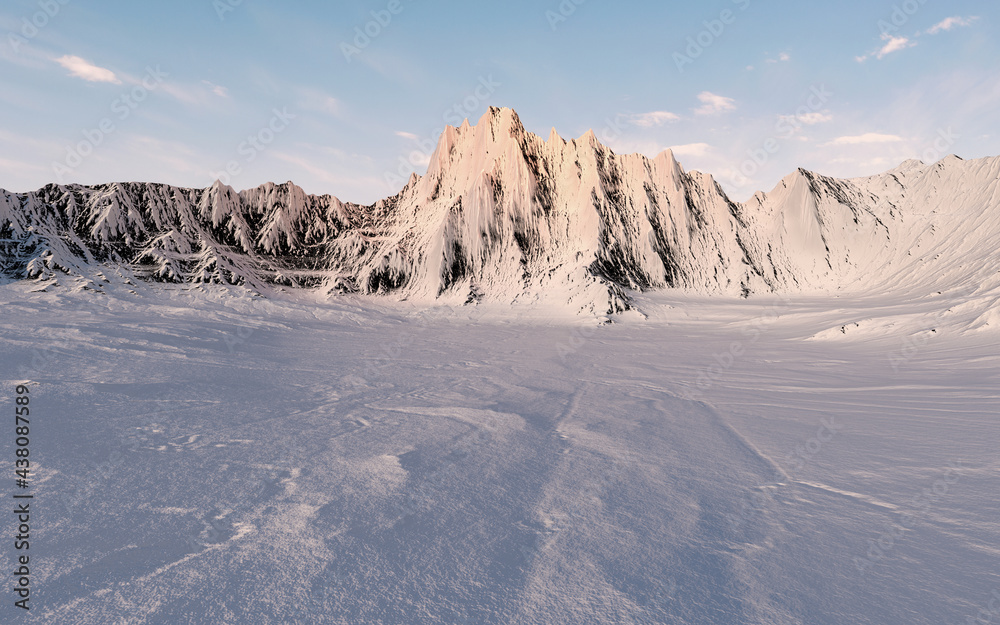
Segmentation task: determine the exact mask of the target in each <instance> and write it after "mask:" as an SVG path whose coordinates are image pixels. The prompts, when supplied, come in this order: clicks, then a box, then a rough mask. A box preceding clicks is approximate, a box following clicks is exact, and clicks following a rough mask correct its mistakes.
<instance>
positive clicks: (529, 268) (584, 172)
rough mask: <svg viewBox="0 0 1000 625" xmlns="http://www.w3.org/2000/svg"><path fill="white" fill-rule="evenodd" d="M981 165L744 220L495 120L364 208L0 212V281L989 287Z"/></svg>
mask: <svg viewBox="0 0 1000 625" xmlns="http://www.w3.org/2000/svg"><path fill="white" fill-rule="evenodd" d="M998 174H1000V159H997V158H994V159H984V160H979V161H970V162H966V161H962V160H961V159H959V158H957V157H949V158H946V159H944V160H943V161H941V162H939V163H936V164H934V165H924V164H922V163H918V162H908V163H905V164H904V165H903V166H901V167H900V168H899V169H897V170H893V171H890V172H887V173H885V174H882V175H880V176H875V177H871V178H866V179H856V180H836V179H831V178H826V177H823V176H820V175H818V174H814V173H811V172H808V171H805V170H799V171H797V172H795V173H793V174H791V175H790V176H789V177H787V178H785V179H784V180H783V181H782V182H781V183H780V184H779V185H778V186H777V187H776V188H775V189H774V190H772V191H771V192H770V193H767V194H765V193H758V194H757V195H755V196H754V197H753V198H751V200H750V201H748V202H747V203H745V204H738V203H734V202H732V201H731V200H730V199H729V198H728V197H727V196H726V195H725V193H724V192H723V191H722V190H721V188H720V187H719V185H718V184H717V183H716V182H715V180H714V179H713V178H712V177H711V176H709V175H706V174H702V173H699V172H690V173H688V172H685V171H684V170H683V168H682V167H681V166H680V164H679V163H678V162H677V161H676V159H675V158H674V157H673V154H672V153H671V152H669V151H666V152H664V153H662V154H660V155H659V156H658V157H656V158H655V159H648V158H646V157H644V156H642V155H636V154H632V155H617V154H615V153H613V152H612V151H611V150H610V149H609V148H607V147H606V146H603V145H601V144H600V143H599V142H598V141H597V139H596V137H595V136H594V133H593V132H589V133H587V134H586V135H584V136H583V137H580V138H578V139H574V140H569V141H567V140H564V139H563V138H561V137H559V135H558V134H556V132H555V130H554V129H553V131H552V134H551V135H550V137H549V138H548V139H547V140H545V139H542V138H541V137H539V136H537V135H534V134H532V133H529V132H527V131H526V130H525V129H524V127H523V125H522V124H521V122H520V120H519V119H518V117H517V115H516V113H514V112H513V111H512V110H510V109H496V108H491V109H490V111H489V112H488V113H487V114H486V115H484V116H483V118H482V119H481V120H479V123H478V124H477V125H475V126H473V125H470V124H469V123H468V122H466V123H464V124H463V125H462V126H461V127H458V128H455V127H448V128H447V129H446V130H445V132H444V134H443V135H442V137H441V139H440V142H439V144H438V146H437V149H436V151H435V152H434V154H433V155H432V157H431V162H430V165H429V167H428V171H427V173H426V175H424V176H423V177H418V176H413V177H412V178H411V180H410V182H409V183H408V184H407V185H406V187H405V188H404V189H403V190H402V191H401V192H400V193H399V194H398V195H396V196H394V197H392V198H388V199H386V200H382V201H380V202H378V203H376V204H374V205H372V206H366V207H362V206H357V205H353V204H347V203H343V202H341V201H339V200H338V199H336V198H334V197H330V196H321V197H313V196H307V195H306V194H305V193H304V192H303V191H302V190H301V189H299V188H298V187H295V186H294V185H292V184H291V183H289V184H286V185H274V184H268V185H265V186H263V187H260V188H257V189H252V190H249V191H243V192H239V193H237V192H236V191H234V190H233V189H232V188H230V187H227V186H224V185H221V184H220V183H216V184H215V185H213V186H212V187H210V188H208V189H204V190H192V189H179V188H175V187H169V186H165V185H155V184H111V185H103V186H99V187H81V186H75V185H69V186H54V185H50V186H48V187H45V188H43V189H41V190H40V191H38V192H35V193H28V194H12V193H7V192H2V193H0V242H2V247H0V270H2V272H3V274H4V275H6V276H8V277H9V278H14V279H18V278H23V277H39V276H40V277H49V276H52V275H54V272H56V270H57V269H62V270H69V271H74V272H83V270H84V269H85V268H86V267H93V266H95V265H101V266H105V267H113V268H115V270H116V271H119V272H123V273H125V274H126V275H132V274H133V273H134V274H135V276H136V277H138V278H145V279H154V280H168V281H176V282H215V283H220V282H221V283H236V284H246V285H249V286H251V287H253V288H257V289H264V288H265V287H266V286H268V285H285V286H304V287H320V286H321V287H323V288H324V289H325V290H326V291H328V292H333V291H343V292H360V293H380V294H390V293H391V294H393V295H395V296H396V297H398V298H412V299H417V300H429V299H435V298H442V297H444V298H445V299H446V300H447V301H454V302H458V303H463V302H471V301H480V300H486V301H490V300H493V301H502V302H532V301H538V300H544V301H554V302H557V303H562V304H565V303H567V302H568V303H570V304H572V305H573V307H574V308H576V309H578V310H589V311H592V312H596V313H600V314H603V313H605V312H619V311H621V310H624V309H625V308H627V307H628V306H629V302H630V295H629V293H630V292H635V291H646V290H656V289H663V288H678V289H684V290H688V291H693V292H698V293H705V294H731V295H749V294H752V293H767V292H804V293H833V292H857V291H866V290H867V291H871V290H876V289H885V288H893V289H923V290H924V292H926V293H931V292H933V291H934V290H941V289H947V288H951V287H960V286H963V285H968V284H976V285H983V288H990V289H993V288H996V286H997V274H996V273H995V272H991V271H989V270H988V269H986V268H988V267H991V266H996V264H997V256H996V250H997V245H996V243H997V242H998V241H1000V212H998V211H1000V196H998V194H997V180H998Z"/></svg>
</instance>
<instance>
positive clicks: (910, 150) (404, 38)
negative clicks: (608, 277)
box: [0, 0, 1000, 203]
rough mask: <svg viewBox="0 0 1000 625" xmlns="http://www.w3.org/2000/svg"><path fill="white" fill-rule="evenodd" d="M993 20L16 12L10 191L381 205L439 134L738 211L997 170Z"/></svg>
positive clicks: (988, 10) (248, 4)
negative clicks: (550, 158) (525, 138)
mask: <svg viewBox="0 0 1000 625" xmlns="http://www.w3.org/2000/svg"><path fill="white" fill-rule="evenodd" d="M998 25H1000V5H998V3H994V2H982V1H975V2H973V1H967V0H952V1H949V2H941V1H938V0H896V1H883V0H843V1H840V2H836V3H833V2H802V1H801V0H795V1H793V0H771V1H768V2H765V1H764V0H714V1H707V2H671V1H660V2H646V1H633V2H629V1H622V0H619V1H616V2H611V1H610V0H541V1H538V0H533V1H525V0H507V1H506V2H503V3H499V2H490V3H466V2H446V1H442V2H433V3H432V2H426V1H421V0H369V1H365V2H354V3H334V2H325V1H319V0H297V1H296V0H293V1H283V2H277V1H271V0H174V1H173V2H169V3H168V2H155V3H153V2H135V1H134V0H99V1H90V2H87V1H84V0H6V1H5V2H4V3H3V5H2V8H0V31H2V33H3V34H2V40H0V188H4V189H7V190H9V191H17V192H24V191H30V190H34V189H37V188H39V187H41V186H43V185H45V184H48V183H53V182H55V183H83V184H99V183H106V182H115V181H148V182H164V183H169V184H175V185H179V186H185V187H198V188H200V187H206V186H209V185H210V184H212V183H213V182H214V181H215V180H216V179H220V180H222V181H223V182H225V183H226V184H230V185H232V186H233V187H235V188H237V189H246V188H251V187H254V186H257V185H260V184H263V183H265V182H268V181H272V182H286V181H293V182H295V183H296V184H298V185H299V186H301V187H302V188H304V189H305V190H306V191H307V192H309V193H315V194H325V193H329V194H332V195H336V196H337V197H339V198H340V199H342V200H344V201H351V202H359V203H371V202H374V201H377V200H378V199H380V198H383V197H388V196H391V195H393V194H395V193H397V192H398V191H399V190H400V189H401V188H402V186H403V185H404V184H405V181H406V179H407V178H408V177H409V174H410V173H411V172H414V171H415V172H417V173H421V174H422V173H423V172H424V171H425V170H426V163H427V162H428V160H429V157H430V153H431V152H432V151H433V149H434V146H435V144H436V142H437V139H438V137H439V135H440V133H441V131H442V130H443V129H444V127H445V125H446V124H451V125H456V124H459V123H461V121H462V120H463V119H464V118H469V119H470V120H471V121H472V122H473V123H475V122H476V121H477V120H478V119H479V118H480V117H481V116H482V115H483V114H484V113H485V112H486V111H487V109H488V107H489V106H506V107H510V108H513V109H514V110H515V111H517V112H518V114H519V115H520V117H521V120H522V122H523V123H524V125H525V127H526V128H527V129H528V130H530V131H532V132H535V133H537V134H540V135H541V136H542V137H546V138H547V137H548V134H549V131H550V130H551V128H553V127H554V128H555V129H556V131H557V132H558V133H559V134H560V135H561V136H563V137H564V138H567V139H569V138H575V137H579V136H581V135H583V134H585V133H586V132H587V130H589V129H593V130H594V131H595V132H596V133H597V136H598V138H599V139H600V140H601V141H602V142H603V143H605V144H607V145H608V146H609V147H611V148H612V149H613V150H615V151H616V152H618V153H630V152H640V153H643V154H646V155H647V156H650V157H653V156H656V154H658V153H659V152H661V151H663V150H664V149H668V148H670V149H673V150H674V153H675V155H676V156H677V158H678V160H679V161H680V162H681V164H682V165H683V166H684V167H685V169H687V170H693V169H697V170H701V171H705V172H708V173H711V174H713V175H714V176H715V177H716V179H717V180H718V181H719V183H720V184H721V185H722V186H723V188H724V189H726V191H727V192H729V193H730V194H731V195H732V197H733V198H734V199H735V200H739V201H742V200H746V199H747V198H748V197H749V196H750V195H751V194H752V193H754V192H755V191H757V190H764V191H767V190H770V189H771V188H773V187H774V186H775V185H776V184H777V183H778V182H779V181H780V180H781V179H782V178H783V177H785V176H786V175H788V174H790V173H791V172H793V171H795V170H796V169H797V168H799V167H803V168H806V169H809V170H812V171H816V172H819V173H821V174H826V175H831V176H838V177H851V176H862V175H870V174H875V173H879V172H882V171H885V170H888V169H891V168H893V167H895V166H897V165H899V164H900V163H901V162H903V161H904V160H907V159H911V158H917V159H921V160H924V161H925V162H928V161H934V160H937V159H939V158H942V157H944V156H946V155H948V154H951V153H954V154H958V155H959V156H962V157H963V158H978V157H983V156H996V155H1000V33H998V32H997V28H998Z"/></svg>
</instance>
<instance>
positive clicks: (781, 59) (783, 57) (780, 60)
mask: <svg viewBox="0 0 1000 625" xmlns="http://www.w3.org/2000/svg"><path fill="white" fill-rule="evenodd" d="M791 60H792V55H791V54H789V53H787V52H782V53H781V54H779V55H778V58H776V59H767V62H768V63H787V62H788V61H791Z"/></svg>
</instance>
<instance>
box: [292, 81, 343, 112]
mask: <svg viewBox="0 0 1000 625" xmlns="http://www.w3.org/2000/svg"><path fill="white" fill-rule="evenodd" d="M299 107H300V108H302V109H303V110H306V111H315V112H317V113H326V114H327V115H332V116H334V117H337V116H339V115H340V113H341V103H340V100H338V99H337V98H335V97H333V96H331V95H329V94H327V93H324V92H322V91H319V90H317V89H310V88H304V89H301V90H300V93H299Z"/></svg>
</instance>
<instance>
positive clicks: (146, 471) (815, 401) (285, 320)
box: [0, 282, 1000, 625]
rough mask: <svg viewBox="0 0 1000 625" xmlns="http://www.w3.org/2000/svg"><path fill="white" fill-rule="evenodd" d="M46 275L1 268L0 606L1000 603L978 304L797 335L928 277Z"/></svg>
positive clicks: (85, 612)
mask: <svg viewBox="0 0 1000 625" xmlns="http://www.w3.org/2000/svg"><path fill="white" fill-rule="evenodd" d="M37 287H38V285H36V284H33V283H27V282H20V283H15V284H8V285H0V354H2V355H3V358H0V381H2V383H0V404H3V405H5V406H12V405H13V397H14V395H15V388H16V387H15V385H16V384H20V383H25V382H27V383H28V384H30V387H31V397H32V404H31V408H32V413H31V418H32V431H31V435H32V436H31V445H32V448H31V458H32V461H33V464H32V469H33V473H32V476H33V480H34V481H33V485H32V491H31V492H32V493H34V494H35V497H36V498H35V499H34V500H33V503H32V505H33V506H35V505H37V506H38V507H37V508H34V509H35V510H37V516H35V515H33V516H32V520H33V522H34V525H33V526H32V530H35V531H33V532H32V543H31V547H32V558H31V563H32V567H31V571H32V575H33V577H32V584H33V587H34V588H35V594H33V599H32V601H33V602H34V603H33V604H32V606H33V607H32V613H31V614H30V615H28V616H26V615H22V614H18V612H19V610H18V609H17V608H15V607H14V606H13V602H12V600H7V601H4V602H3V605H0V622H3V623H16V622H24V623H32V624H34V623H39V624H45V625H48V624H60V625H61V624H63V623H72V624H78V625H107V624H111V623H114V624H118V623H122V624H124V623H128V624H130V625H131V624H136V625H141V624H148V625H154V624H156V625H160V624H163V625H166V624H175V623H178V624H181V623H185V624H186V623H191V624H197V625H202V624H205V625H209V624H211V625H216V624H226V625H229V624H242V623H255V624H260V625H269V624H275V625H277V624H287V623H295V624H301V625H313V624H315V625H515V624H516V625H543V624H544V625H583V624H587V625H590V624H602V625H603V624H612V623H614V624H618V623H634V624H636V625H667V624H670V625H696V624H697V625H797V624H803V623H808V624H810V625H941V624H942V623H944V624H952V623H954V624H958V623H966V622H969V621H968V620H967V619H968V618H970V617H971V618H973V619H975V618H976V617H978V616H982V614H983V613H982V612H981V610H983V609H987V608H988V607H990V606H992V605H996V604H995V603H993V604H991V601H992V599H993V597H994V593H996V592H998V590H1000V575H998V567H997V564H998V562H1000V549H998V545H1000V503H998V499H997V497H996V492H997V491H998V488H1000V455H998V453H997V449H996V441H997V440H998V437H1000V422H998V420H997V418H996V416H997V414H998V409H1000V377H998V371H1000V356H998V354H1000V352H998V350H997V342H998V341H997V337H998V335H997V334H991V335H979V336H960V335H957V334H955V333H949V332H938V333H937V334H935V335H933V337H931V338H927V339H921V340H919V341H917V342H910V341H909V333H910V328H909V326H908V325H907V324H897V325H895V326H893V327H888V325H887V324H886V325H884V326H883V327H882V328H880V329H878V331H872V330H871V328H864V327H863V328H861V329H860V330H859V332H858V333H852V332H849V333H847V334H846V335H845V334H840V333H839V331H838V333H837V334H838V336H839V337H841V340H840V341H838V342H835V343H834V342H831V341H826V340H824V341H816V340H811V339H810V337H813V336H814V335H815V334H816V333H818V332H820V331H822V330H823V329H825V328H830V327H835V326H836V327H838V328H839V327H840V326H842V325H844V324H845V323H846V322H847V321H848V320H851V319H856V318H859V317H862V316H863V317H868V318H872V319H891V318H894V317H898V316H899V315H900V314H901V312H902V311H904V310H905V311H906V312H907V313H909V314H916V315H929V316H933V315H935V314H936V313H935V310H937V309H938V308H939V305H938V303H937V302H935V301H933V300H928V301H925V302H916V303H914V302H912V301H909V302H906V300H905V298H897V299H894V300H891V299H889V298H887V297H885V296H883V297H882V298H880V299H879V298H871V297H854V298H849V297H846V296H844V297H841V298H836V297H831V296H824V297H812V296H795V297H793V298H788V299H785V298H782V297H777V296H770V297H760V298H751V299H750V300H746V301H744V300H741V299H738V298H719V297H712V298H707V297H701V296H697V295H692V294H689V293H682V292H677V291H672V292H667V293H644V294H640V295H637V296H636V299H637V300H638V304H639V305H640V306H641V307H643V308H644V309H649V310H651V311H661V310H662V311H663V312H662V314H656V315H652V314H651V315H650V319H649V320H637V321H635V322H632V323H624V324H612V325H597V324H594V323H593V322H592V321H591V320H582V319H579V318H576V317H575V316H571V315H566V314H565V313H564V315H563V317H562V318H559V319H553V318H543V316H542V315H543V314H548V311H543V310H538V309H536V311H535V314H534V316H532V315H531V314H526V315H516V316H515V315H511V313H510V308H509V306H504V305H492V304H488V303H486V304H483V305H481V306H478V307H456V308H455V309H453V310H450V309H449V308H448V307H435V308H432V309H424V310H420V309H419V308H418V307H416V306H415V305H414V304H412V303H409V302H405V303H399V302H393V301H391V300H389V299H385V298H382V299H377V298H359V297H351V298H337V299H334V300H332V301H318V300H319V299H320V298H318V297H316V294H315V293H308V292H305V291H296V292H294V293H289V294H286V297H274V298H262V297H252V296H250V295H248V294H247V293H246V292H245V290H242V289H233V288H226V287H216V286H204V287H196V288H191V287H188V286H186V285H182V286H171V285H145V284H141V283H139V284H137V286H136V291H137V293H138V295H132V294H129V293H127V291H125V289H122V288H121V287H119V286H116V285H111V286H109V287H108V288H107V292H108V293H107V295H95V294H94V293H65V292H62V291H59V292H52V293H39V292H37ZM307 296H308V297H307ZM942 297H944V296H942ZM294 298H299V299H298V301H296V300H295V299H294ZM946 299H947V298H946ZM904 302H905V303H904ZM956 315H958V316H960V317H962V318H963V319H966V320H968V319H970V315H969V314H968V313H963V312H956ZM734 345H738V346H739V350H735V349H734V347H733V346H734ZM11 455H12V454H11ZM11 487H12V485H11ZM11 571H13V569H11ZM992 616H994V617H995V614H994V615H992ZM984 622H985V621H984Z"/></svg>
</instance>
